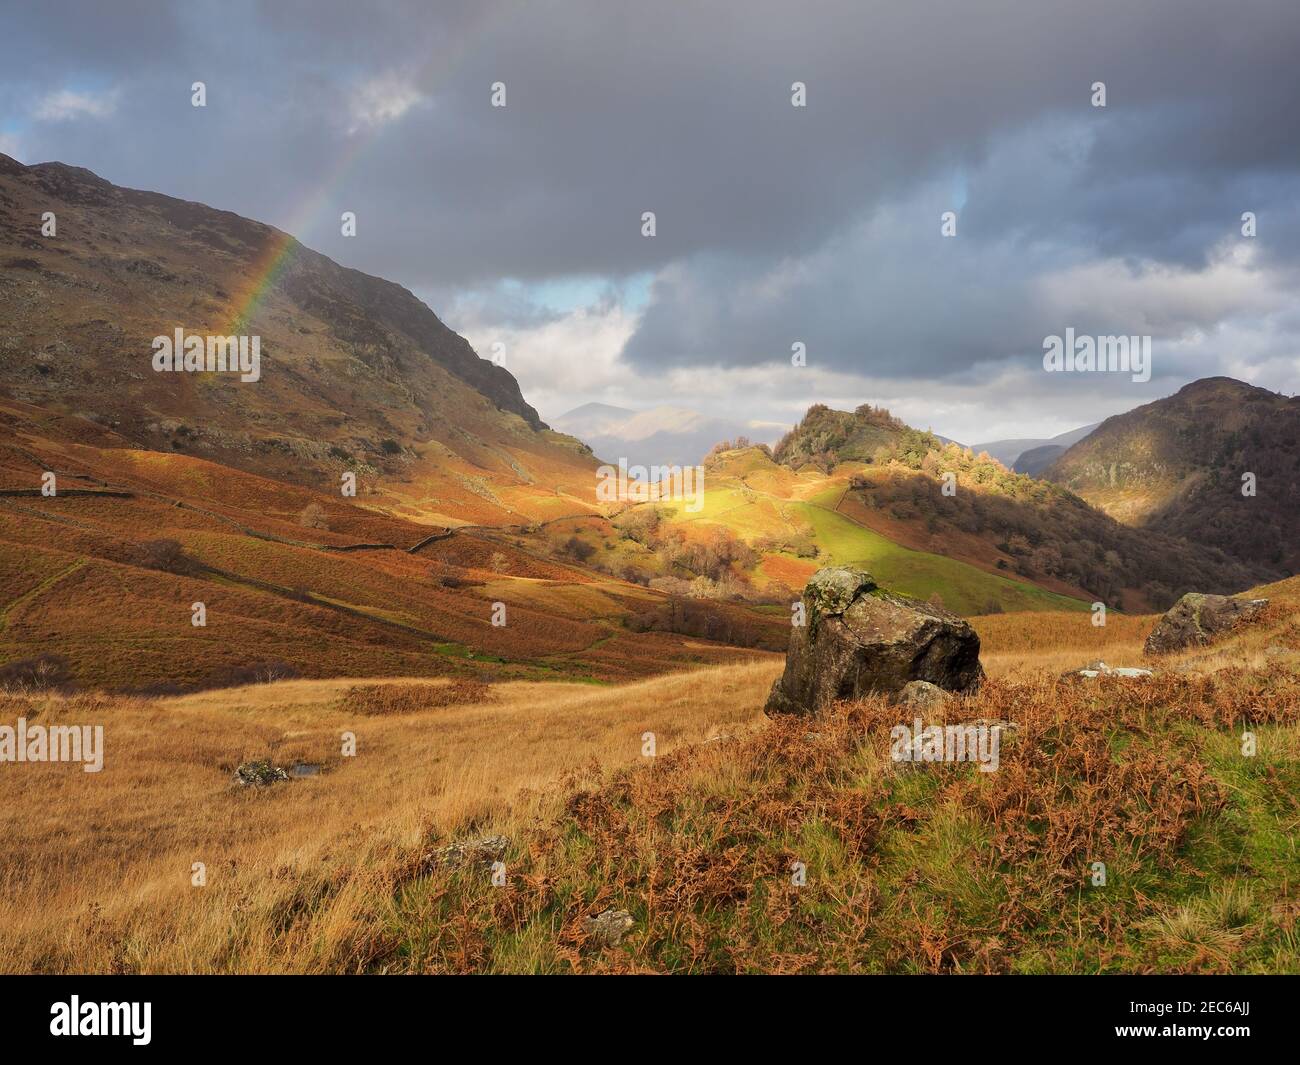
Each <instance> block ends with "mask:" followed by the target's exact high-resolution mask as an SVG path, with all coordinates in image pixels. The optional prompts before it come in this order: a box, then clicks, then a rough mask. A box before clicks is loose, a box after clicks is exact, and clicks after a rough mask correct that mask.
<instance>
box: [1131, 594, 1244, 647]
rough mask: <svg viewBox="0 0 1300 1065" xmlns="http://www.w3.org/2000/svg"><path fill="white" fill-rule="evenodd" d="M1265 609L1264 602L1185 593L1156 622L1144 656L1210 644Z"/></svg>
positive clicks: (1228, 596)
mask: <svg viewBox="0 0 1300 1065" xmlns="http://www.w3.org/2000/svg"><path fill="white" fill-rule="evenodd" d="M1266 606H1268V600H1267V599H1235V598H1233V597H1232V596H1230V595H1206V594H1204V593H1202V592H1188V593H1187V594H1186V595H1185V596H1183V597H1182V598H1181V599H1180V600H1178V602H1176V603H1175V604H1174V605H1173V606H1172V607H1170V608H1169V610H1168V612H1167V613H1166V614H1165V616H1164V617H1162V618H1161V619H1160V620H1159V621H1158V622H1156V627H1155V628H1154V629H1152V630H1151V635H1150V636H1148V637H1147V642H1146V646H1145V647H1144V648H1143V653H1144V654H1149V655H1163V654H1169V653H1171V652H1173V651H1181V650H1183V649H1184V648H1187V647H1199V646H1202V645H1204V644H1207V643H1210V642H1212V641H1213V640H1214V639H1215V638H1216V637H1219V636H1222V635H1224V634H1225V633H1227V632H1229V631H1230V630H1232V629H1233V628H1235V627H1236V626H1237V625H1240V624H1242V623H1244V622H1247V621H1253V620H1254V619H1255V618H1257V617H1259V615H1260V614H1262V613H1263V611H1264V608H1265V607H1266Z"/></svg>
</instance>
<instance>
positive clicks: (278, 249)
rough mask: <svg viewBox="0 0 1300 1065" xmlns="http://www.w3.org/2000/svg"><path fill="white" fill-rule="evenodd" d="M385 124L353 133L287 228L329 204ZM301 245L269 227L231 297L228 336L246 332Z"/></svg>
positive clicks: (302, 227) (298, 228) (301, 225)
mask: <svg viewBox="0 0 1300 1065" xmlns="http://www.w3.org/2000/svg"><path fill="white" fill-rule="evenodd" d="M397 124H398V123H385V124H384V125H382V126H376V127H375V128H374V129H373V130H372V131H370V132H369V133H364V134H353V135H352V136H351V137H350V143H349V144H348V146H347V148H346V150H345V151H344V152H343V153H342V154H341V155H340V156H339V157H338V159H337V160H336V161H335V163H334V165H333V166H332V167H331V168H330V169H329V170H328V171H327V173H326V174H325V176H324V178H322V180H321V182H320V184H319V186H318V187H317V189H316V191H315V192H314V193H312V194H311V195H310V196H308V197H306V199H305V200H304V201H303V205H302V207H301V208H300V209H299V210H298V211H296V212H295V213H294V216H293V218H292V219H291V220H290V223H289V228H290V229H291V230H293V231H295V232H298V233H303V232H306V231H307V230H308V229H309V228H310V225H311V223H312V221H314V220H315V219H316V218H317V217H318V216H319V215H320V214H321V213H322V212H323V211H324V210H325V209H326V208H327V207H328V206H329V205H330V203H331V202H332V201H333V199H334V196H335V192H336V190H337V189H338V187H339V186H340V185H341V184H342V181H343V178H344V177H346V176H347V173H348V172H349V171H350V170H351V169H352V166H353V164H354V163H355V162H356V161H357V159H358V158H360V157H361V155H362V154H364V152H365V149H367V148H369V147H370V146H371V145H372V144H374V143H375V142H376V141H378V139H379V137H380V136H381V135H382V132H383V130H384V129H385V128H386V127H387V126H388V125H397ZM301 247H302V245H301V244H300V243H299V242H298V240H297V238H296V237H293V236H292V235H291V234H290V233H287V232H285V231H283V230H280V229H276V228H274V227H271V238H270V239H269V240H268V241H267V242H266V244H265V245H264V246H263V248H262V250H261V251H260V252H259V253H258V256H257V259H256V260H255V261H254V263H253V268H252V270H251V271H249V273H248V274H247V275H245V277H244V280H243V283H242V284H241V285H240V286H239V289H238V291H237V293H236V295H235V296H233V297H232V298H231V306H232V308H233V309H232V314H231V318H230V327H229V328H228V329H227V330H226V332H227V333H228V334H232V335H237V334H242V333H244V332H246V331H247V330H248V327H249V325H250V324H251V323H252V321H253V316H254V315H255V314H257V312H258V311H259V310H261V308H262V305H263V304H265V303H266V301H267V298H268V297H269V296H270V295H271V291H272V290H273V289H274V288H275V286H276V284H277V283H278V282H279V280H280V278H281V277H282V276H283V274H284V271H285V269H286V268H287V267H288V266H289V264H290V263H292V262H293V259H294V255H295V254H296V253H297V251H298V249H300V248H301Z"/></svg>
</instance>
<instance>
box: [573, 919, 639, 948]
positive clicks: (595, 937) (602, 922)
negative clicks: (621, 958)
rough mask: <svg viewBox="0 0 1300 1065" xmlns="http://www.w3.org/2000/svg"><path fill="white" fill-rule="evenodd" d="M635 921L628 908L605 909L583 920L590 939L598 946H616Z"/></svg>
mask: <svg viewBox="0 0 1300 1065" xmlns="http://www.w3.org/2000/svg"><path fill="white" fill-rule="evenodd" d="M634 923H635V922H634V921H633V920H632V915H631V914H630V913H628V912H627V910H605V911H604V912H603V913H598V914H597V915H596V916H595V917H588V918H586V919H585V920H584V921H583V922H582V929H583V931H584V932H586V933H587V936H588V938H589V940H590V941H591V942H592V943H593V944H594V945H596V946H598V947H616V946H618V945H619V943H621V942H622V941H623V937H624V936H625V935H627V933H628V931H629V930H631V928H632V925H633V924H634Z"/></svg>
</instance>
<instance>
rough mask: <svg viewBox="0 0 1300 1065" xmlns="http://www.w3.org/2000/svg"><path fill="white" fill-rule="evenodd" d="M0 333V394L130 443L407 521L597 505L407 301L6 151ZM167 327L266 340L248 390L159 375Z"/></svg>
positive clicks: (186, 213)
mask: <svg viewBox="0 0 1300 1065" xmlns="http://www.w3.org/2000/svg"><path fill="white" fill-rule="evenodd" d="M47 212H51V213H52V214H53V216H54V220H55V225H56V230H55V232H54V233H53V234H51V235H46V234H45V232H43V224H42V223H43V220H44V219H45V218H46V217H47V215H46V213H47ZM0 320H3V328H2V331H0V396H7V397H8V398H10V399H13V400H17V401H20V402H22V403H26V404H31V405H33V406H36V407H39V408H41V409H42V410H44V411H47V412H60V413H77V414H82V415H85V416H87V417H89V418H91V419H93V420H94V421H95V422H97V423H99V424H100V425H102V426H104V427H106V428H108V429H111V430H112V431H113V432H114V433H115V434H116V435H117V436H118V437H120V438H121V439H122V441H123V443H124V445H125V446H130V447H140V448H148V449H150V450H155V451H162V452H168V451H171V452H182V453H185V454H188V455H193V456H198V457H202V458H206V459H210V460H213V461H217V462H221V463H224V464H227V465H231V466H236V467H239V468H242V469H246V470H250V471H253V472H256V473H260V474H263V475H269V476H273V477H277V478H281V479H286V480H292V481H296V482H298V483H301V484H305V485H310V486H312V487H321V488H337V485H338V483H339V478H340V474H341V473H343V472H346V471H352V472H354V473H356V474H357V481H358V496H359V497H361V498H367V497H374V498H372V499H371V501H372V502H378V503H381V504H382V505H384V506H386V507H387V508H388V509H390V510H393V511H396V512H401V513H404V514H406V515H408V516H410V517H413V518H416V519H417V520H426V521H435V522H447V523H455V522H458V521H473V522H480V523H503V522H509V521H518V520H520V518H522V517H547V516H552V515H554V514H557V513H573V512H574V511H575V510H577V509H581V507H580V506H575V502H577V503H584V502H585V503H586V504H587V505H590V504H591V502H592V500H591V494H592V488H591V480H590V478H591V472H590V471H591V470H592V468H593V467H594V460H593V459H592V457H591V455H590V453H589V452H588V451H587V449H586V448H584V447H583V446H582V445H581V444H579V443H578V442H577V441H575V440H573V439H571V438H568V437H565V436H562V435H561V434H558V433H551V432H549V431H548V430H547V428H546V426H544V425H543V424H542V422H541V421H540V420H539V418H538V416H537V412H536V411H535V410H533V408H532V407H530V406H529V405H528V404H527V403H526V402H525V401H524V399H523V396H522V395H521V394H520V391H519V386H518V383H517V382H516V381H515V379H514V377H513V376H512V375H511V374H510V373H509V372H507V371H506V370H505V369H503V368H502V367H500V366H496V365H494V364H493V363H491V362H489V361H486V360H484V359H481V358H479V357H478V356H477V355H476V354H475V353H474V351H473V349H472V348H471V347H470V346H469V344H468V343H467V342H466V341H465V340H464V338H462V337H460V336H458V335H457V334H456V333H454V332H453V331H452V330H450V329H449V328H447V327H446V326H445V325H444V324H443V323H442V322H441V321H439V319H438V317H437V316H436V315H435V314H434V313H433V312H432V311H431V310H429V308H428V307H426V306H425V305H424V304H423V303H421V302H420V301H419V300H418V299H417V298H416V297H415V296H414V295H412V294H411V293H410V292H408V291H407V290H406V289H404V288H402V287H401V286H399V285H396V284H393V283H392V282H389V281H384V280H381V279H380V278H376V277H371V276H369V275H366V274H363V273H360V272H358V271H356V270H350V269H347V268H344V267H342V266H340V265H338V264H337V263H335V262H333V261H332V260H330V259H328V258H326V257H325V256H323V255H319V254H317V253H316V252H313V251H311V250H310V249H309V248H305V247H303V246H302V245H301V244H299V243H298V242H297V241H296V240H294V239H293V238H292V237H291V236H289V235H287V234H285V233H283V232H280V231H279V230H277V229H274V228H272V227H271V226H267V225H263V224H261V223H259V222H254V221H250V220H249V219H246V218H241V217H239V216H238V215H235V214H232V213H230V212H228V211H219V210H214V209H212V208H209V207H206V206H204V205H202V204H197V203H189V202H185V201H182V200H177V199H173V198H171V197H168V196H162V195H159V194H157V193H152V192H139V191H135V190H131V189H124V188H119V187H117V186H115V185H112V184H110V183H109V182H107V181H105V180H103V179H102V178H99V177H97V176H96V175H94V174H92V173H90V172H89V171H87V170H82V169H79V168H76V167H70V166H65V165H63V164H61V163H42V164H38V165H35V166H24V165H23V164H21V163H18V162H16V161H15V160H13V159H11V158H9V157H8V156H0ZM177 329H183V330H184V331H185V333H186V335H193V334H198V335H200V336H210V335H215V336H221V337H226V336H235V335H249V336H253V335H256V336H259V337H260V353H261V367H260V376H259V379H258V380H256V381H244V380H240V379H239V376H238V375H235V374H231V373H168V372H161V373H160V372H156V371H155V369H154V367H153V361H152V360H153V355H154V349H153V347H152V341H153V338H154V337H157V336H167V337H171V336H173V335H174V334H175V331H176V330H177ZM566 494H569V495H571V496H572V497H573V498H570V499H567V500H566V499H562V498H561V497H563V496H565V495H566Z"/></svg>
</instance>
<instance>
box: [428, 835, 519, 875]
mask: <svg viewBox="0 0 1300 1065" xmlns="http://www.w3.org/2000/svg"><path fill="white" fill-rule="evenodd" d="M509 849H510V840H508V839H507V838H506V837H505V836H484V837H483V838H482V839H463V840H458V841H457V842H455V843H449V844H447V845H446V846H445V847H439V848H438V849H437V850H434V851H430V852H429V853H428V854H426V855H425V856H424V857H423V858H421V859H420V861H421V864H422V865H423V866H424V867H425V868H426V869H452V868H455V867H457V866H460V865H464V864H466V863H474V864H476V865H481V866H484V867H485V868H489V869H490V868H491V867H492V864H493V863H494V862H499V861H501V859H502V858H504V857H505V855H506V851H507V850H509Z"/></svg>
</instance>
